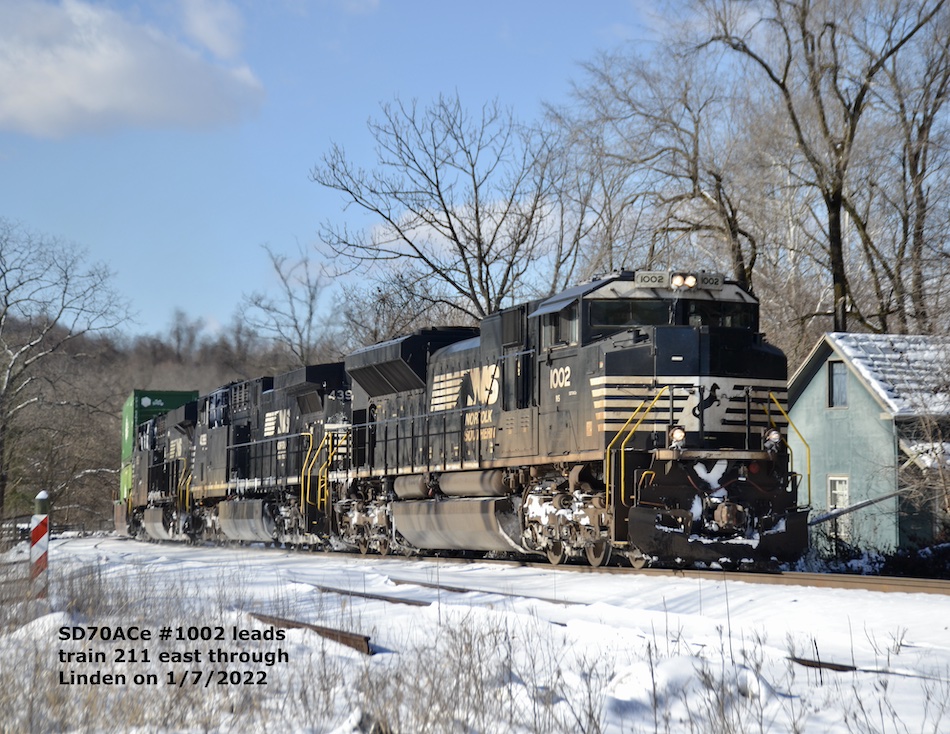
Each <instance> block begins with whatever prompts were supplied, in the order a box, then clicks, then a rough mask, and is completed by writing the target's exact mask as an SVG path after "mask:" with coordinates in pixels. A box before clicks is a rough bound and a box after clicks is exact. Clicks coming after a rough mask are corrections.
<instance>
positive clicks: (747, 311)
mask: <svg viewBox="0 0 950 734" xmlns="http://www.w3.org/2000/svg"><path fill="white" fill-rule="evenodd" d="M685 305H686V323H688V324H689V325H690V326H725V327H729V328H733V329H752V330H755V329H757V328H758V325H757V319H756V316H757V308H756V305H755V304H753V303H727V302H724V301H687V302H686V304H685Z"/></svg>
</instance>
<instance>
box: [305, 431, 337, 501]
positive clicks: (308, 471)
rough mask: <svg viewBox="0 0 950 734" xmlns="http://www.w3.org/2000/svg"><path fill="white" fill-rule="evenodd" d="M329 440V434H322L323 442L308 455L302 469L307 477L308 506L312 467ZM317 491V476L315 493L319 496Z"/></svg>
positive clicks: (318, 487)
mask: <svg viewBox="0 0 950 734" xmlns="http://www.w3.org/2000/svg"><path fill="white" fill-rule="evenodd" d="M329 440H330V434H329V433H324V434H323V440H322V441H320V445H319V446H317V449H316V451H313V452H312V453H310V454H308V460H307V463H306V464H305V466H304V469H303V470H304V472H305V473H306V475H307V492H306V503H307V504H308V505H310V504H313V502H311V500H310V488H311V486H312V484H311V481H310V477H311V476H312V474H313V467H314V465H315V464H316V463H317V461H318V459H319V457H320V452H321V451H323V447H324V446H325V445H326V444H327V441H329ZM311 447H312V445H311ZM319 491H320V478H319V476H318V477H317V492H318V494H319ZM318 500H319V497H318Z"/></svg>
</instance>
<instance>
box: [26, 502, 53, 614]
mask: <svg viewBox="0 0 950 734" xmlns="http://www.w3.org/2000/svg"><path fill="white" fill-rule="evenodd" d="M48 552H49V495H48V494H47V493H46V492H45V491H43V492H40V493H39V494H38V495H36V499H35V500H34V503H33V517H32V519H31V520H30V581H31V583H32V586H33V597H34V598H35V599H45V598H46V594H47V592H48V591H49V574H48V573H47V567H48V565H49V564H48Z"/></svg>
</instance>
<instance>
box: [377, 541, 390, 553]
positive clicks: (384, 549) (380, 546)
mask: <svg viewBox="0 0 950 734" xmlns="http://www.w3.org/2000/svg"><path fill="white" fill-rule="evenodd" d="M376 550H377V551H379V555H381V556H388V555H389V541H388V540H380V541H379V542H377V543H376Z"/></svg>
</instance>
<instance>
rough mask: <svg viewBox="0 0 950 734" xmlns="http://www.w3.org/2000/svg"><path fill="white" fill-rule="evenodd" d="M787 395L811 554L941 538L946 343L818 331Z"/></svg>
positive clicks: (949, 490)
mask: <svg viewBox="0 0 950 734" xmlns="http://www.w3.org/2000/svg"><path fill="white" fill-rule="evenodd" d="M788 397H789V415H790V416H791V419H792V422H793V423H794V425H795V427H796V428H797V429H798V432H799V433H800V434H801V437H799V436H797V435H795V432H794V431H790V435H789V437H788V441H789V447H790V449H791V451H792V455H793V457H794V458H795V466H796V470H798V471H800V472H802V473H803V476H802V478H801V489H800V492H801V495H800V496H804V493H805V492H806V491H807V490H808V488H810V494H811V505H812V508H813V512H812V516H811V523H812V531H813V534H812V541H813V543H814V544H815V545H816V546H817V547H819V548H823V549H825V550H828V549H837V548H840V547H842V545H844V546H850V547H852V548H854V549H856V550H878V551H884V552H886V551H893V550H896V549H912V548H917V547H921V546H926V545H930V544H932V543H934V542H935V541H940V540H947V519H948V515H950V513H948V511H950V507H948V500H950V338H948V337H934V336H913V335H911V336H908V335H894V334H840V333H835V334H826V335H825V336H824V337H823V338H822V339H821V341H819V342H818V344H817V345H816V346H815V348H814V349H813V350H812V352H811V354H810V355H809V356H808V358H807V359H806V360H805V362H804V364H803V365H802V366H801V367H800V368H799V370H798V371H797V372H796V373H795V375H794V376H793V377H792V380H791V383H790V385H789V390H788ZM808 465H810V472H809V474H810V476H805V475H804V474H805V467H807V466H808Z"/></svg>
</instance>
